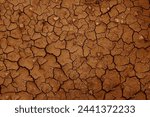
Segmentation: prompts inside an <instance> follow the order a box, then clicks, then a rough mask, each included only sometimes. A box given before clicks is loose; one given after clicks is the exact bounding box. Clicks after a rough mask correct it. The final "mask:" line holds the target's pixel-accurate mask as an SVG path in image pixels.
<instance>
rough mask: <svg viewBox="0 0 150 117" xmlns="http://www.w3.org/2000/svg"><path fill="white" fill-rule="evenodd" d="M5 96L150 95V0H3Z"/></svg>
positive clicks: (0, 92) (0, 62) (0, 76)
mask: <svg viewBox="0 0 150 117" xmlns="http://www.w3.org/2000/svg"><path fill="white" fill-rule="evenodd" d="M0 99H15V100H16V99H20V100H24V99H102V100H103V99H106V100H108V99H117V100H124V99H134V100H135V99H143V100H145V99H150V3H149V0H0Z"/></svg>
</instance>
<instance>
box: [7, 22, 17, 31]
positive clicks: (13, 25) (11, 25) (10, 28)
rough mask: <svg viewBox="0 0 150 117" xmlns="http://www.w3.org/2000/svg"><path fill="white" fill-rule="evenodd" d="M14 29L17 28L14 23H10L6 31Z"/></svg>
mask: <svg viewBox="0 0 150 117" xmlns="http://www.w3.org/2000/svg"><path fill="white" fill-rule="evenodd" d="M15 28H17V24H16V23H11V24H10V25H9V27H8V28H7V29H8V30H13V29H15Z"/></svg>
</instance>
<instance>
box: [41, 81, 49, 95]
mask: <svg viewBox="0 0 150 117" xmlns="http://www.w3.org/2000/svg"><path fill="white" fill-rule="evenodd" d="M40 89H41V90H42V91H43V92H44V93H48V92H50V91H51V90H52V87H51V86H50V85H49V84H47V83H42V84H41V85H40Z"/></svg>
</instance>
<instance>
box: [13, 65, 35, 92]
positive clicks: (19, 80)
mask: <svg viewBox="0 0 150 117" xmlns="http://www.w3.org/2000/svg"><path fill="white" fill-rule="evenodd" d="M18 73H19V75H17V77H16V78H15V79H14V82H13V83H12V84H13V86H14V87H16V88H17V91H26V82H27V81H32V78H31V77H30V76H29V72H28V71H27V70H26V69H25V68H20V69H19V70H18Z"/></svg>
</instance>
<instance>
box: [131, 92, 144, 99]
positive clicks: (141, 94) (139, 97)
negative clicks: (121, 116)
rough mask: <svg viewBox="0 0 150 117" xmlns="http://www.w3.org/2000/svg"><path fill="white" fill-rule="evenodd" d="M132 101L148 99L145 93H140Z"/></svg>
mask: <svg viewBox="0 0 150 117" xmlns="http://www.w3.org/2000/svg"><path fill="white" fill-rule="evenodd" d="M132 99H133V100H145V99H146V95H145V93H143V92H141V91H140V92H139V93H137V94H136V95H135V96H134V97H133V98H132Z"/></svg>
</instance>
